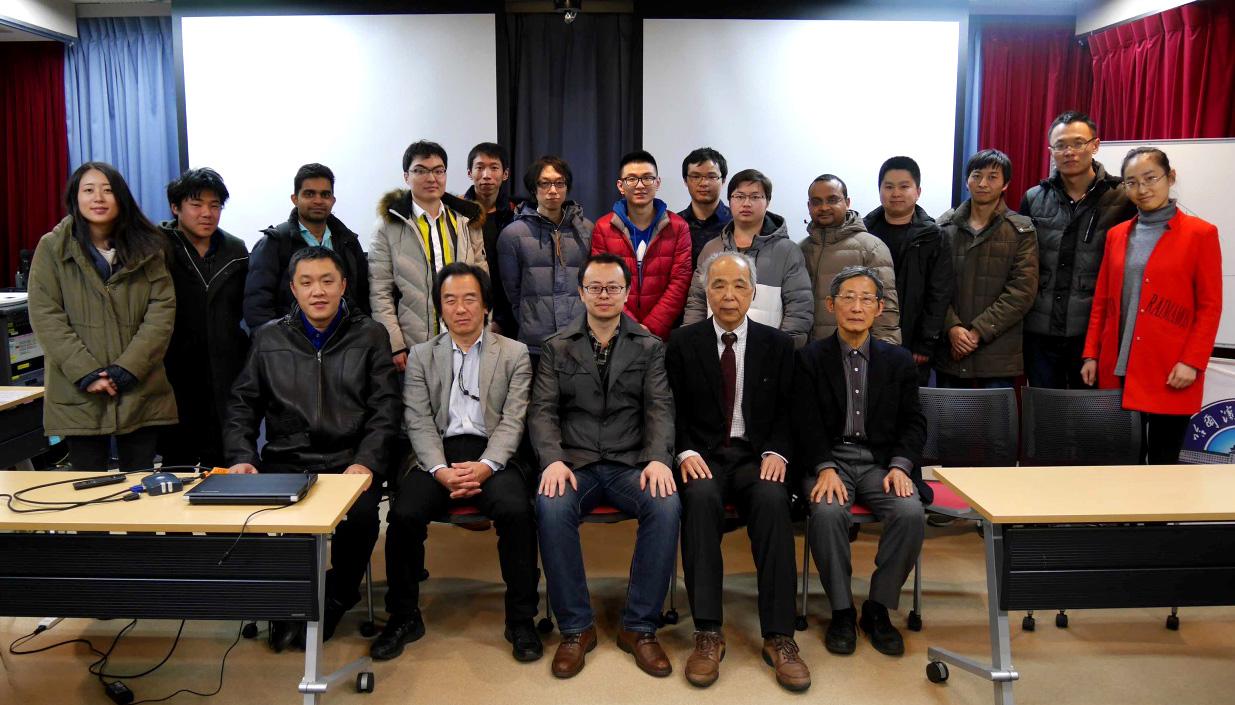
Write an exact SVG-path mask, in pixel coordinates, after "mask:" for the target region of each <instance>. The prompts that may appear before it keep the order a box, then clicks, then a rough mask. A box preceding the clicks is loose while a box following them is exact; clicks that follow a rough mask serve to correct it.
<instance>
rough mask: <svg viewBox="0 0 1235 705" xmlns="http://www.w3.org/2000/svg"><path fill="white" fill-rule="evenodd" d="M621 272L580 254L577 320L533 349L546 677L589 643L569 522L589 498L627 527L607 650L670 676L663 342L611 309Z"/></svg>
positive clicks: (668, 421) (669, 458)
mask: <svg viewBox="0 0 1235 705" xmlns="http://www.w3.org/2000/svg"><path fill="white" fill-rule="evenodd" d="M630 281H631V275H630V270H629V269H627V267H626V262H625V261H624V260H623V259H622V258H621V257H618V256H617V255H613V254H608V253H605V254H599V255H592V256H591V257H590V258H588V260H587V262H585V263H584V265H583V268H582V269H581V270H580V273H579V295H580V296H581V297H582V298H583V303H584V306H586V308H587V315H585V316H582V317H581V318H580V319H579V320H578V321H577V322H576V323H575V324H574V325H572V326H570V327H569V328H567V329H565V330H563V331H562V332H560V333H557V334H556V335H553V336H551V337H550V338H549V339H547V340H546V341H545V345H544V347H543V348H542V349H541V357H540V369H539V370H538V371H537V373H536V383H535V389H534V390H533V392H532V405H531V410H530V411H529V413H528V431H529V432H530V433H531V435H532V445H533V447H535V449H536V454H537V455H538V456H539V458H540V467H541V473H540V488H539V491H538V494H537V495H536V516H537V520H538V522H539V532H540V547H541V556H542V557H543V560H544V564H545V577H546V578H547V581H548V587H549V596H550V598H552V603H553V611H554V614H555V615H556V616H557V620H558V628H559V630H560V631H561V632H562V641H561V643H560V644H559V645H558V648H557V653H556V654H554V657H553V667H552V673H553V675H554V676H556V677H558V678H570V677H572V676H574V675H576V674H578V673H579V671H581V670H582V669H583V663H584V658H585V657H586V656H587V653H588V652H589V651H591V650H592V649H594V648H595V647H596V623H595V621H594V619H593V613H592V606H591V603H590V600H589V595H588V587H587V574H586V572H585V570H584V566H583V548H582V546H581V545H580V542H579V519H580V518H581V517H582V516H584V515H585V514H588V513H589V512H591V511H592V510H593V509H595V508H596V507H597V506H599V505H600V503H602V502H605V503H608V504H611V505H613V506H614V507H615V508H617V509H618V510H620V511H622V512H624V513H626V514H629V515H631V516H634V517H636V518H637V519H638V520H639V533H638V537H637V538H636V539H635V554H634V556H633V558H632V559H631V570H630V586H629V588H628V589H627V593H626V607H625V609H624V610H623V611H622V618H621V620H622V621H621V631H620V632H619V634H618V646H619V647H621V648H622V650H623V651H627V652H629V653H632V654H634V657H635V663H636V664H637V665H638V666H639V668H641V669H642V670H643V671H644V672H645V673H648V674H650V675H653V676H657V677H664V676H668V675H669V674H670V673H672V672H673V667H672V666H671V665H670V663H669V658H668V656H666V655H665V651H664V649H663V648H662V647H661V645H660V643H659V642H658V641H657V639H656V629H657V628H658V627H659V626H660V607H661V604H662V603H663V602H664V598H665V591H667V590H668V589H669V579H670V576H671V575H673V563H674V555H675V554H676V553H677V542H678V520H679V517H680V515H681V505H680V504H679V502H678V496H677V485H676V484H675V483H674V481H673V471H672V470H670V469H669V468H670V466H671V465H672V464H673V455H672V453H673V394H672V392H670V390H669V381H668V378H667V376H666V374H665V346H664V344H663V343H661V342H660V340H659V339H657V338H656V337H655V336H654V335H652V334H651V333H649V332H647V331H646V330H645V329H644V328H643V327H642V326H640V325H639V324H638V323H636V322H635V320H634V319H633V318H631V317H630V316H627V315H624V314H623V313H622V308H623V305H624V304H625V303H626V292H627V289H628V288H629V287H630Z"/></svg>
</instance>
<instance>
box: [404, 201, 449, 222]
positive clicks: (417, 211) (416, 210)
mask: <svg viewBox="0 0 1235 705" xmlns="http://www.w3.org/2000/svg"><path fill="white" fill-rule="evenodd" d="M445 207H446V204H445V203H442V202H441V201H438V203H437V217H438V218H440V217H441V216H442V209H443V208H445ZM422 215H427V216H429V220H435V219H436V218H434V216H432V215H430V213H429V211H427V210H425V209H423V208H421V207H420V204H419V203H417V202H416V199H414V198H413V199H412V216H413V217H414V218H416V219H417V220H419V219H420V216H422Z"/></svg>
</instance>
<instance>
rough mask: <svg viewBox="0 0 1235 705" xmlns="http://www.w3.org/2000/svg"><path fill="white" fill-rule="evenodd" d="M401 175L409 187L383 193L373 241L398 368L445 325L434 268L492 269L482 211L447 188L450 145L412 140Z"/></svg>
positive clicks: (375, 285) (382, 317)
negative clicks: (458, 265) (414, 348)
mask: <svg viewBox="0 0 1235 705" xmlns="http://www.w3.org/2000/svg"><path fill="white" fill-rule="evenodd" d="M403 179H404V181H406V182H407V185H408V186H409V187H411V188H410V189H409V190H403V189H399V190H396V191H391V192H390V193H388V194H386V195H385V196H383V197H382V200H381V201H380V202H379V204H378V216H379V220H378V224H377V227H376V229H375V230H374V232H373V241H372V242H371V243H370V245H369V298H370V302H371V303H372V306H373V318H374V320H376V321H377V322H378V323H381V324H382V325H383V326H385V327H386V331H387V332H388V333H389V334H390V350H391V353H392V355H393V357H394V363H395V367H397V368H398V369H399V371H400V372H402V371H403V369H404V367H405V366H406V365H407V351H408V350H409V349H411V347H412V346H413V345H418V344H420V343H423V342H425V341H426V340H428V339H429V338H432V337H433V336H435V335H437V334H438V333H440V332H441V326H440V323H439V321H438V312H437V309H436V307H434V305H433V277H434V275H436V274H437V272H438V271H439V270H441V268H442V267H445V266H446V265H448V264H450V263H452V262H466V263H468V264H474V265H477V266H478V267H480V268H481V269H484V270H485V271H486V272H487V271H488V263H487V262H486V261H485V249H484V248H485V246H484V219H483V213H481V209H480V208H479V207H478V206H477V205H476V204H475V203H472V202H471V201H465V200H463V199H461V198H457V197H455V196H452V195H450V194H448V193H446V150H445V149H442V146H441V145H439V144H437V143H436V142H428V141H424V140H421V141H419V142H413V143H412V144H411V145H410V146H409V147H408V148H407V151H405V152H404V153H403ZM396 289H397V291H398V293H397V294H396V293H395V292H396Z"/></svg>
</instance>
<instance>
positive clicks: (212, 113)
mask: <svg viewBox="0 0 1235 705" xmlns="http://www.w3.org/2000/svg"><path fill="white" fill-rule="evenodd" d="M182 36H183V44H184V75H185V99H186V114H187V121H188V142H189V164H190V166H193V167H199V166H210V167H213V168H215V169H217V170H218V171H219V173H220V174H222V176H223V179H224V180H225V181H226V182H227V187H228V190H229V191H231V194H232V197H231V200H229V201H228V203H227V206H226V208H225V209H224V211H223V220H222V223H221V225H222V227H223V228H224V229H225V230H228V231H229V232H231V233H232V234H234V235H236V236H238V237H242V238H244V239H245V241H247V242H248V243H249V245H250V246H252V245H253V244H254V243H255V242H256V241H257V239H258V238H259V232H258V231H259V230H260V229H261V228H264V227H266V226H268V225H272V224H277V223H281V222H283V221H285V220H286V219H287V216H288V213H289V212H290V211H291V208H292V205H291V202H290V200H289V197H290V195H291V193H292V188H293V186H292V178H293V176H295V173H296V169H297V168H299V167H300V165H302V164H305V163H308V162H320V163H322V164H325V165H326V166H328V167H330V168H331V169H332V170H333V171H334V173H335V177H336V182H335V194H336V196H337V198H338V203H337V205H336V206H335V215H337V216H338V217H339V218H340V219H341V220H342V221H343V222H344V223H345V224H346V225H347V226H348V227H350V228H351V229H352V230H354V231H355V232H356V233H358V234H359V235H360V236H361V242H362V244H364V246H365V248H366V249H367V248H368V241H369V236H370V234H371V232H372V228H373V225H374V223H375V222H376V219H377V213H376V206H377V202H378V199H379V198H380V197H381V195H382V194H383V193H385V192H386V191H388V190H390V189H392V188H396V187H400V186H403V174H402V164H401V160H402V157H403V150H404V149H405V148H406V147H407V145H408V144H409V143H411V142H413V141H415V140H417V139H422V138H424V139H431V140H434V141H436V142H440V143H441V144H442V146H444V147H445V148H446V151H447V152H448V153H449V155H450V163H449V175H448V183H447V190H449V191H450V192H452V193H463V191H465V190H466V189H467V187H468V186H470V182H468V181H467V178H466V175H465V172H466V170H467V165H466V163H465V162H466V161H467V152H468V150H469V149H471V147H472V145H474V144H476V143H477V142H482V141H491V140H494V139H495V138H496V136H497V107H496V105H495V104H494V98H493V96H495V95H496V94H497V87H496V83H497V77H496V71H495V70H494V66H495V65H496V61H497V57H496V50H495V47H494V20H493V15H333V16H295V17H292V16H284V17H186V18H184V19H183V20H182Z"/></svg>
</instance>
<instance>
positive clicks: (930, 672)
mask: <svg viewBox="0 0 1235 705" xmlns="http://www.w3.org/2000/svg"><path fill="white" fill-rule="evenodd" d="M926 679H927V680H929V681H930V682H931V683H944V682H947V680H948V664H946V663H944V662H943V661H931V662H930V663H928V664H926Z"/></svg>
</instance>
